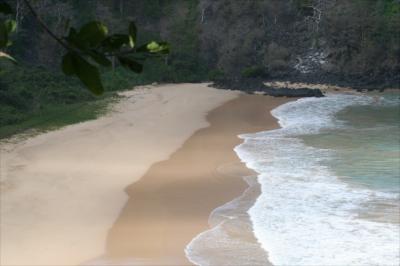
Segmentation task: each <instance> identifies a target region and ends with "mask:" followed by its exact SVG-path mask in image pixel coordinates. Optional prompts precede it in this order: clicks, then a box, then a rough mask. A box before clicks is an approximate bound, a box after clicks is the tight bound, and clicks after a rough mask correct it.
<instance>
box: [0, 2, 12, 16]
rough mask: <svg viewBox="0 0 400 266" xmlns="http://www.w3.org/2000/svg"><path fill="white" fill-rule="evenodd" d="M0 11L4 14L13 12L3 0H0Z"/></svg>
mask: <svg viewBox="0 0 400 266" xmlns="http://www.w3.org/2000/svg"><path fill="white" fill-rule="evenodd" d="M0 13H3V14H4V15H10V14H12V13H13V11H12V8H11V6H10V5H9V4H7V3H6V2H4V1H0Z"/></svg>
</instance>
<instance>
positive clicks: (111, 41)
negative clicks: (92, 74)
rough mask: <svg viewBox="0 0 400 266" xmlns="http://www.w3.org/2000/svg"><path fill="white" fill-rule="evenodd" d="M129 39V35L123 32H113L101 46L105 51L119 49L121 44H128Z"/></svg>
mask: <svg viewBox="0 0 400 266" xmlns="http://www.w3.org/2000/svg"><path fill="white" fill-rule="evenodd" d="M129 43H130V40H129V35H125V34H114V35H112V36H109V37H108V38H107V39H105V40H104V41H103V42H102V43H101V46H102V47H103V48H104V49H105V50H106V51H110V52H111V51H115V50H119V49H120V48H121V47H122V46H123V45H125V44H126V45H130V44H129Z"/></svg>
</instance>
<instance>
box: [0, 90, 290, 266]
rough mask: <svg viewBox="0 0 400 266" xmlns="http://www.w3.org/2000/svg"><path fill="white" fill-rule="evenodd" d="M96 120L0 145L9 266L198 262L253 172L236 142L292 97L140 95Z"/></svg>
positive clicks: (1, 259)
mask: <svg viewBox="0 0 400 266" xmlns="http://www.w3.org/2000/svg"><path fill="white" fill-rule="evenodd" d="M124 96H125V98H124V99H123V100H121V101H120V102H119V103H118V104H116V105H115V106H114V107H113V108H112V109H113V110H112V111H111V112H110V113H109V114H108V115H106V116H105V117H102V118H100V119H97V120H95V121H90V122H85V123H81V124H77V125H72V126H68V127H65V128H63V129H61V130H57V131H53V132H49V133H45V134H41V135H38V136H35V137H33V138H28V139H26V140H21V141H16V142H15V141H14V142H2V147H1V148H2V150H1V220H0V225H1V228H0V229H1V238H0V241H1V247H0V248H1V250H0V251H1V255H0V264H1V265H43V266H44V265H79V264H86V265H99V264H101V263H103V264H107V263H108V262H116V261H119V262H121V264H122V263H123V262H124V261H125V262H126V264H128V263H132V262H135V263H137V264H139V265H140V264H142V265H143V264H158V265H160V264H162V265H166V264H172V265H177V264H179V265H187V264H190V263H189V261H188V260H187V259H186V257H185V253H184V248H185V246H186V245H187V244H188V243H189V242H190V241H191V239H192V238H193V237H195V236H196V235H197V234H198V233H200V232H202V231H204V230H206V229H207V228H208V224H207V219H208V216H209V214H210V212H211V211H212V210H213V209H214V208H216V207H218V206H219V205H222V204H223V203H225V202H227V201H229V200H232V199H233V198H235V197H237V196H239V195H240V194H241V193H242V192H243V190H244V189H245V188H246V183H245V182H244V181H243V180H242V178H241V176H242V175H245V174H246V173H248V171H249V170H247V168H245V167H244V166H243V165H242V164H241V163H240V162H239V160H238V158H237V156H236V154H235V152H234V151H233V148H234V147H235V146H236V145H237V144H239V143H240V139H239V138H238V137H237V135H238V134H240V133H245V132H255V131H260V130H266V129H272V128H274V127H277V123H276V121H275V120H274V119H273V117H272V116H271V115H270V114H269V111H270V110H271V109H273V108H274V107H276V106H278V105H280V104H282V103H284V102H286V101H287V100H286V99H273V98H270V97H264V96H255V95H253V96H249V95H241V94H240V93H239V92H233V91H224V90H216V89H212V88H208V87H207V86H206V84H181V85H163V86H156V87H152V88H146V87H142V88H138V89H135V90H133V91H128V92H125V93H124ZM207 114H208V115H207Z"/></svg>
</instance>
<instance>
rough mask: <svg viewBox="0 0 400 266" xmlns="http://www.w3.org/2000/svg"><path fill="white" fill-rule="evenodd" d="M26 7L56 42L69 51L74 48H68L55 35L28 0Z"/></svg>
mask: <svg viewBox="0 0 400 266" xmlns="http://www.w3.org/2000/svg"><path fill="white" fill-rule="evenodd" d="M23 1H24V3H25V5H26V6H27V7H28V9H29V11H30V12H31V14H32V15H33V17H34V18H35V19H36V21H37V22H38V23H39V25H40V26H41V27H42V28H43V29H44V30H45V31H46V32H47V33H48V34H49V35H50V37H52V38H53V39H54V40H56V41H57V42H58V43H59V44H60V45H61V46H63V47H64V48H65V49H67V50H71V49H72V48H71V47H69V46H68V44H66V43H65V42H63V41H62V40H61V39H60V38H59V37H58V36H57V35H55V34H54V33H53V32H52V31H51V30H50V29H49V28H48V27H47V25H46V23H44V21H43V20H42V19H41V18H40V16H39V15H38V13H36V11H35V9H34V8H33V7H32V5H31V4H30V3H29V1H28V0H23Z"/></svg>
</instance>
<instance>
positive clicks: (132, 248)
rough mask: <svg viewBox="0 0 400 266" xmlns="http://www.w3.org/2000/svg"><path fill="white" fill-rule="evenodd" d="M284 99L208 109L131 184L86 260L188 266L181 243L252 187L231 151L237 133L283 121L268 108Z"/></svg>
mask: <svg viewBox="0 0 400 266" xmlns="http://www.w3.org/2000/svg"><path fill="white" fill-rule="evenodd" d="M287 101H288V100H287V99H285V98H271V97H268V96H259V95H242V96H240V97H239V98H237V99H234V100H231V101H230V102H228V103H226V104H224V105H222V106H220V107H218V108H216V109H214V110H213V111H212V112H211V113H209V115H208V116H207V120H208V122H209V123H210V126H209V127H207V128H203V129H200V130H198V131H197V132H196V133H194V134H193V135H192V136H191V137H190V138H189V139H188V140H187V141H186V142H185V143H184V144H183V146H182V147H181V148H179V149H178V150H177V151H176V152H174V153H173V154H172V155H171V157H170V158H169V159H168V160H165V161H162V162H159V163H156V164H154V165H153V166H152V167H151V168H150V169H149V170H148V171H147V172H146V174H145V175H143V176H142V177H141V178H140V180H139V181H137V182H135V183H133V184H132V185H131V186H129V187H127V188H126V193H127V194H128V195H129V200H128V202H127V204H126V205H125V206H124V208H123V210H122V212H121V214H120V216H119V217H118V219H117V221H116V222H115V223H114V225H113V227H112V228H111V230H110V231H109V234H108V237H107V251H106V255H105V256H104V257H103V258H101V259H100V260H97V262H95V261H93V262H91V263H88V264H89V265H95V264H96V263H97V264H98V263H100V261H102V262H103V263H104V264H114V265H115V264H117V263H119V264H126V265H135V264H136V265H190V262H189V261H188V259H187V258H186V257H185V252H184V249H185V247H186V245H187V244H188V243H189V242H190V241H191V240H192V239H193V238H194V237H195V236H196V235H197V234H199V233H201V232H202V231H205V230H207V229H208V228H209V225H208V217H209V215H210V213H211V211H212V210H213V209H215V208H216V207H218V206H220V205H223V204H224V203H226V202H228V201H230V200H232V199H234V198H236V197H238V196H240V195H241V194H242V192H243V191H244V190H245V189H246V188H247V184H246V183H245V182H244V180H243V179H242V177H243V176H246V175H249V173H250V172H249V171H250V170H248V169H247V168H246V167H245V166H244V164H242V163H241V162H240V161H239V159H238V157H237V156H236V154H235V152H234V151H233V148H234V147H235V146H236V145H238V144H239V143H240V142H241V140H240V139H239V138H238V137H237V135H238V134H242V133H250V132H257V131H261V130H269V129H273V128H276V127H278V124H277V121H276V120H275V119H274V118H273V117H272V115H271V114H270V111H271V110H272V109H274V108H275V107H277V106H278V105H281V104H283V103H285V102H287ZM250 237H252V238H253V241H254V242H256V240H255V239H254V236H250Z"/></svg>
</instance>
